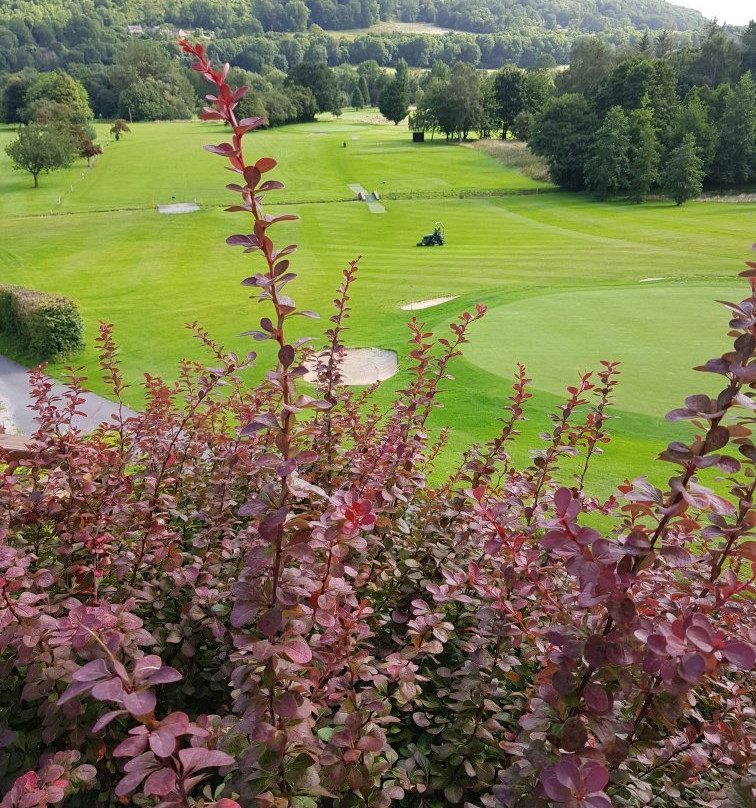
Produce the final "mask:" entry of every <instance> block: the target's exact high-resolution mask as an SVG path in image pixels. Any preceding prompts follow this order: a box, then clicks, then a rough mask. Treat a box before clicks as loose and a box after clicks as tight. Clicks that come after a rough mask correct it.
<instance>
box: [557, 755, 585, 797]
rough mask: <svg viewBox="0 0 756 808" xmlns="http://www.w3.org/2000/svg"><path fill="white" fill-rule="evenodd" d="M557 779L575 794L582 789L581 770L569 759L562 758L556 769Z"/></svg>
mask: <svg viewBox="0 0 756 808" xmlns="http://www.w3.org/2000/svg"><path fill="white" fill-rule="evenodd" d="M554 775H555V776H556V779H557V780H558V781H559V782H560V783H561V784H562V785H563V786H564V787H565V788H568V789H569V790H570V793H571V794H575V793H576V792H577V790H578V788H580V769H578V767H577V766H576V765H575V764H574V763H573V762H572V761H571V760H569V759H567V758H562V760H560V761H559V763H557V764H556V766H555V767H554Z"/></svg>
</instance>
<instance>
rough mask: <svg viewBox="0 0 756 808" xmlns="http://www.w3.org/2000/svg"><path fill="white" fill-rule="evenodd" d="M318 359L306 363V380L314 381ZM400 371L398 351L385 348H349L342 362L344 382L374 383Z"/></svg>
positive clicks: (350, 383)
mask: <svg viewBox="0 0 756 808" xmlns="http://www.w3.org/2000/svg"><path fill="white" fill-rule="evenodd" d="M315 364H316V360H315V359H311V360H310V361H308V362H306V363H305V367H306V368H307V373H306V374H305V377H304V378H305V381H307V382H314V381H315V380H316V378H317V376H316V373H315ZM398 372H399V362H398V361H397V358H396V351H387V350H385V349H383V348H347V349H346V350H345V352H344V358H343V360H342V362H341V377H342V379H343V381H344V384H349V385H352V384H373V383H374V382H382V381H385V380H386V379H390V378H391V377H392V376H394V375H396V374H397V373H398Z"/></svg>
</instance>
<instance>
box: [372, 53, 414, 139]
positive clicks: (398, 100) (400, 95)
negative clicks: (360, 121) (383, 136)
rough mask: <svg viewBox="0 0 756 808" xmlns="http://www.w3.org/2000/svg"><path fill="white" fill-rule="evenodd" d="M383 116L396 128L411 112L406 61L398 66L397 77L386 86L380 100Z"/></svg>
mask: <svg viewBox="0 0 756 808" xmlns="http://www.w3.org/2000/svg"><path fill="white" fill-rule="evenodd" d="M378 109H379V110H380V111H381V115H383V117H384V118H387V119H388V120H389V121H393V122H394V125H395V126H396V125H397V124H398V123H399V121H402V120H404V118H406V117H407V113H408V112H409V69H408V68H407V63H406V62H405V61H404V59H400V60H399V62H398V63H397V65H396V75H395V76H394V78H393V79H391V81H390V82H389V83H388V84H387V85H386V87H385V88H384V90H383V92H382V93H381V96H380V98H379V99H378Z"/></svg>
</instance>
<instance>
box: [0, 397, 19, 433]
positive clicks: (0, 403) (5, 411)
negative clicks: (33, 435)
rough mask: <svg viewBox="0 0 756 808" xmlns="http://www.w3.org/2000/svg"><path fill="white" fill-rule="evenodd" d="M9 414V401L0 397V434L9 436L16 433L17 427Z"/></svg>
mask: <svg viewBox="0 0 756 808" xmlns="http://www.w3.org/2000/svg"><path fill="white" fill-rule="evenodd" d="M11 412H12V410H11V405H10V401H8V399H7V398H3V397H2V396H0V432H8V433H10V434H15V433H16V432H18V427H17V426H16V422H15V421H14V420H13V416H12V415H11Z"/></svg>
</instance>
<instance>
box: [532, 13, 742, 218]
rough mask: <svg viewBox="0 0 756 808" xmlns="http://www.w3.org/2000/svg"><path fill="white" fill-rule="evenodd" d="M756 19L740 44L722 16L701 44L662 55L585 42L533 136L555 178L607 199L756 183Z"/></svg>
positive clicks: (645, 45) (678, 196) (646, 48)
mask: <svg viewBox="0 0 756 808" xmlns="http://www.w3.org/2000/svg"><path fill="white" fill-rule="evenodd" d="M754 73H756V24H754V23H753V22H752V23H751V24H750V25H749V26H748V28H747V29H746V31H745V32H744V34H743V36H742V37H741V38H740V40H739V41H736V40H733V39H731V38H729V37H728V36H727V34H726V32H725V31H724V30H723V29H722V28H721V27H720V26H717V25H716V23H714V24H712V25H711V26H709V29H708V32H707V36H706V39H705V40H704V42H703V43H702V46H701V47H700V48H699V49H697V50H695V51H680V52H672V53H668V54H666V55H665V56H656V55H655V54H654V52H653V43H652V42H651V41H650V38H648V39H647V40H646V41H644V42H642V43H641V46H640V47H639V48H638V49H637V50H636V52H635V53H633V54H624V55H622V56H619V55H617V54H612V53H611V52H610V51H608V50H607V49H606V47H605V46H604V44H603V43H601V42H600V41H599V40H597V39H593V40H590V41H588V42H586V43H584V44H583V46H582V48H581V51H580V52H579V53H578V54H576V55H575V58H574V59H573V61H572V63H571V65H570V68H569V69H568V70H567V71H565V72H564V73H562V74H559V75H557V77H556V83H555V93H554V95H553V97H551V98H550V99H548V100H547V101H546V102H545V103H544V105H543V107H542V109H541V110H540V112H539V113H538V114H536V115H535V116H534V118H533V120H532V122H531V126H530V132H529V133H528V135H527V139H528V142H529V145H530V148H531V150H532V151H533V152H534V153H535V154H538V155H541V156H543V157H544V158H545V159H546V160H547V162H548V165H549V170H550V173H551V177H552V179H553V181H554V182H556V183H557V184H558V185H560V186H562V187H563V188H566V189H569V190H582V189H587V190H589V191H592V192H593V193H594V194H595V195H596V196H597V197H598V198H605V197H607V196H610V195H618V194H621V195H626V196H628V197H629V198H631V199H633V200H635V201H640V200H641V199H642V198H643V196H644V195H645V194H647V193H649V191H651V190H652V189H655V188H662V189H664V190H666V191H667V192H668V193H669V195H670V196H672V198H674V199H675V201H676V202H678V204H679V203H681V202H683V201H685V199H688V198H691V197H692V196H695V195H696V194H697V193H699V192H700V191H701V189H702V188H703V187H711V188H733V187H739V186H745V185H747V184H748V183H749V182H753V181H755V180H756V84H755V83H754V80H753V75H754Z"/></svg>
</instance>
